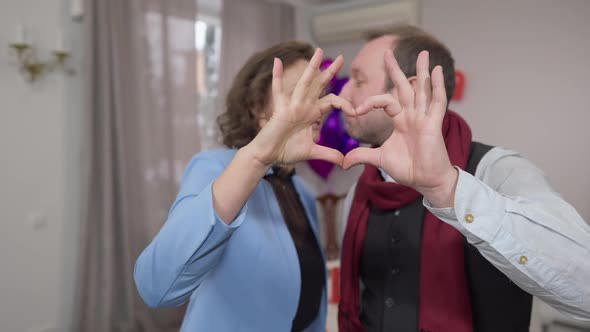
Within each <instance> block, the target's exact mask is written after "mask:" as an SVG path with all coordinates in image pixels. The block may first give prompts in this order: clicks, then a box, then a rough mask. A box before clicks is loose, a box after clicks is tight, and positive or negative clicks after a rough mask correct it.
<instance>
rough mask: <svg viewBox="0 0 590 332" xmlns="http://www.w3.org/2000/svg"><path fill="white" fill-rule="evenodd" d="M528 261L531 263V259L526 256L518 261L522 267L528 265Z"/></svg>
mask: <svg viewBox="0 0 590 332" xmlns="http://www.w3.org/2000/svg"><path fill="white" fill-rule="evenodd" d="M528 261H529V258H528V257H526V256H524V255H523V256H520V258H519V259H518V262H519V263H520V264H522V265H525V264H526V263H528Z"/></svg>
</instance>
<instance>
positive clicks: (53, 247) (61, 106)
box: [0, 0, 80, 332]
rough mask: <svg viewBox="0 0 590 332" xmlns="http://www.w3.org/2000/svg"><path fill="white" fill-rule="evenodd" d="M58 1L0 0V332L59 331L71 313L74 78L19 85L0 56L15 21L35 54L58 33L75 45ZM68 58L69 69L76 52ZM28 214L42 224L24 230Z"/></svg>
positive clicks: (12, 66) (8, 59)
mask: <svg viewBox="0 0 590 332" xmlns="http://www.w3.org/2000/svg"><path fill="white" fill-rule="evenodd" d="M68 5H69V1H66V0H44V1H35V0H2V2H1V4H0V49H2V51H0V102H1V103H2V104H1V105H2V106H1V107H0V151H1V157H0V158H1V163H0V183H1V185H0V206H1V208H0V220H1V227H2V229H1V231H0V262H1V263H0V264H1V266H2V267H1V271H2V272H1V273H0V331H11V332H12V331H14V332H21V331H22V332H26V331H31V332H33V331H64V330H65V325H64V324H66V322H67V321H68V320H69V317H70V316H71V314H70V313H69V311H70V310H71V296H72V294H73V293H72V290H73V288H72V286H73V283H74V274H73V271H74V268H75V266H74V264H73V262H74V261H75V252H76V250H75V247H74V246H72V245H74V244H75V243H76V242H77V240H76V234H77V222H76V218H77V209H78V208H77V206H78V201H77V199H76V197H78V196H79V195H78V192H77V185H76V181H77V176H78V169H79V162H78V159H79V158H78V154H79V148H77V147H78V145H77V144H78V143H77V142H78V137H79V119H80V118H79V114H80V109H79V108H80V107H79V105H80V97H79V95H80V93H79V92H80V84H79V83H80V78H79V74H78V75H77V76H75V77H71V78H70V77H68V78H65V77H63V76H62V75H61V74H51V75H50V76H47V77H45V78H44V79H42V81H40V82H36V83H32V84H30V83H26V82H25V81H24V80H23V77H22V76H21V75H20V74H19V73H18V71H17V67H16V63H15V58H14V57H13V56H12V53H10V52H9V51H8V50H7V49H8V47H7V46H8V44H9V43H10V42H11V41H13V40H14V39H15V37H16V35H17V33H16V31H17V25H18V24H20V23H24V24H26V25H27V26H28V27H29V28H30V30H29V32H30V34H29V37H30V39H31V40H33V41H34V42H35V44H36V45H38V46H39V51H40V52H39V53H40V54H39V55H40V56H41V57H42V58H47V57H48V55H49V51H50V48H53V47H55V46H56V39H57V34H58V31H59V30H62V31H65V32H64V34H65V38H64V39H65V40H66V45H67V46H69V47H71V46H72V45H73V44H75V45H77V44H76V42H74V41H75V40H74V39H75V38H79V31H76V30H75V29H79V27H78V25H77V24H75V23H72V22H71V21H68V20H67V19H66V14H65V13H66V9H67V6H68ZM78 40H79V39H78ZM73 42H74V43H73ZM74 52H75V53H74V59H73V63H74V64H77V62H79V56H80V54H79V50H78V49H74ZM77 69H78V70H79V69H80V67H79V65H78V66H77ZM34 214H39V215H41V216H42V219H43V218H45V220H46V223H45V224H44V225H41V227H38V228H35V227H33V225H32V224H31V220H30V216H31V215H34Z"/></svg>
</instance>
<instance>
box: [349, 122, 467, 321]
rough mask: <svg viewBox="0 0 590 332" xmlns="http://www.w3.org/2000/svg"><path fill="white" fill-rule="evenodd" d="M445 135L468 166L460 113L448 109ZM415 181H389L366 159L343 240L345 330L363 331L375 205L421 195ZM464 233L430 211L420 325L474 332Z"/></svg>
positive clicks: (454, 159)
mask: <svg viewBox="0 0 590 332" xmlns="http://www.w3.org/2000/svg"><path fill="white" fill-rule="evenodd" d="M442 131H443V137H444V140H445V145H446V146H447V151H448V153H449V159H450V160H451V163H452V164H453V165H455V166H458V167H460V168H462V169H465V167H466V166H467V161H468V158H469V153H470V150H471V129H470V128H469V125H467V122H465V120H463V118H461V117H460V116H459V115H458V114H456V113H454V112H452V111H447V114H446V115H445V118H444V121H443V126H442ZM420 197H421V196H420V194H419V193H418V192H417V191H415V190H414V189H412V188H410V187H406V186H403V185H400V184H396V183H389V182H385V181H383V179H382V178H381V175H380V172H379V169H377V168H376V167H374V166H371V165H365V170H364V172H363V174H362V175H361V177H360V178H359V181H358V185H357V188H356V193H355V195H354V200H353V202H352V206H351V209H350V214H349V216H348V224H347V227H346V233H345V235H344V243H343V245H342V263H341V265H342V266H341V269H342V270H341V284H340V285H341V286H340V305H339V313H338V324H339V328H340V331H341V332H360V331H365V328H364V327H363V325H362V324H361V322H360V319H359V317H360V299H359V297H360V290H359V273H360V266H361V255H362V252H363V247H364V241H365V236H366V233H367V221H368V218H369V213H370V209H371V207H372V206H374V207H376V208H378V209H381V210H391V209H399V208H401V207H403V206H406V205H408V204H409V203H411V202H414V201H415V200H416V199H419V198H420ZM463 241H464V238H463V235H462V234H461V233H459V231H457V230H456V229H454V228H453V227H451V226H449V225H447V224H446V223H444V222H442V221H440V220H439V219H438V218H437V217H435V216H434V215H433V214H432V213H430V212H429V211H426V214H425V216H424V224H423V233H422V244H421V245H422V252H421V261H420V298H419V305H420V307H419V310H420V311H419V315H418V317H419V329H420V330H422V329H424V330H426V331H432V332H442V331H452V332H471V331H472V330H473V328H472V322H471V305H470V302H469V290H468V287H467V280H466V276H465V271H464V261H463V260H464V256H463Z"/></svg>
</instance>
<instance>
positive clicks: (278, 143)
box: [244, 49, 354, 167]
mask: <svg viewBox="0 0 590 332" xmlns="http://www.w3.org/2000/svg"><path fill="white" fill-rule="evenodd" d="M322 57H323V51H322V50H321V49H317V50H316V52H315V54H314V55H313V57H312V58H311V60H310V62H309V64H308V66H307V68H306V69H305V71H304V73H303V75H302V76H301V78H300V79H299V81H298V82H297V85H296V86H295V89H294V91H293V94H292V95H291V96H290V97H289V96H288V95H287V94H286V93H285V91H284V90H283V65H282V63H281V61H280V60H279V59H275V62H274V67H273V80H272V105H273V114H272V116H271V118H270V119H269V120H268V122H267V123H266V124H265V125H264V127H263V128H262V129H261V130H260V132H259V133H258V135H257V136H256V137H255V138H254V140H252V142H251V143H250V144H248V145H247V146H246V147H244V149H247V150H249V151H250V152H251V155H252V156H253V157H254V158H255V159H256V160H257V161H258V162H259V163H260V164H262V165H264V166H267V167H270V166H272V165H274V164H293V163H296V162H298V161H302V160H308V159H322V160H326V161H329V162H332V163H334V164H337V165H342V162H343V160H344V156H343V155H342V153H340V152H339V151H338V150H334V149H331V148H327V147H324V146H320V145H317V144H316V143H315V142H314V140H313V129H312V125H313V124H314V123H316V122H317V121H318V120H320V119H321V118H322V117H323V116H324V115H325V114H327V113H328V112H330V111H331V110H332V109H333V108H338V109H341V110H342V111H343V112H345V113H347V114H350V115H354V109H353V107H352V105H350V103H348V102H347V101H346V100H344V99H342V98H340V97H338V96H336V95H333V94H330V95H327V96H325V97H323V98H321V99H320V96H321V95H322V94H323V93H324V91H325V89H326V87H327V85H328V84H329V83H330V81H331V80H332V78H333V77H334V76H335V75H336V74H337V73H338V71H339V70H340V69H341V68H342V65H343V63H344V59H343V57H342V56H339V57H338V58H336V60H334V62H333V63H332V65H330V67H328V68H327V69H326V70H324V71H320V69H319V67H320V64H321V62H322Z"/></svg>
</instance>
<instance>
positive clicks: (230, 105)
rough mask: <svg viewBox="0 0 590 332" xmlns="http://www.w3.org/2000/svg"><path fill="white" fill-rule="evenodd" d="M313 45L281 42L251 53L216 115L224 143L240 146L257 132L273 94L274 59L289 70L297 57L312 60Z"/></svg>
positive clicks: (246, 142)
mask: <svg viewBox="0 0 590 332" xmlns="http://www.w3.org/2000/svg"><path fill="white" fill-rule="evenodd" d="M313 52H314V49H313V47H312V46H311V45H310V44H308V43H304V42H298V41H290V42H285V43H281V44H278V45H275V46H272V47H270V48H267V49H265V50H263V51H260V52H258V53H255V54H254V55H252V56H251V57H250V58H249V59H248V61H247V62H246V64H244V66H243V67H242V69H241V70H240V71H239V73H238V75H237V76H236V77H235V78H234V81H233V84H232V86H231V89H230V90H229V92H228V94H227V97H226V99H225V112H224V113H223V114H221V115H220V116H219V117H218V118H217V124H218V126H219V130H220V131H221V136H222V139H223V144H224V145H226V146H227V147H229V148H241V147H243V146H245V145H247V144H248V143H250V141H252V139H254V137H256V135H257V134H258V131H259V130H260V129H259V126H258V121H259V119H260V117H261V115H262V113H263V110H264V108H265V106H266V103H267V101H268V100H269V96H270V86H271V84H272V68H273V63H274V58H279V59H281V61H282V62H283V68H284V69H287V68H288V67H289V66H290V65H292V64H294V63H295V62H297V61H298V60H306V61H309V60H310V59H311V57H312V56H313Z"/></svg>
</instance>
